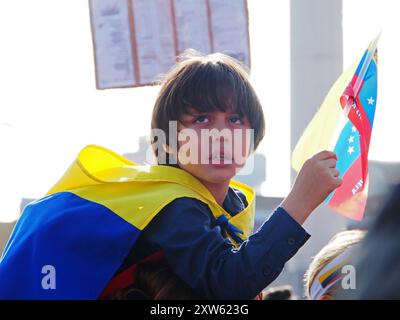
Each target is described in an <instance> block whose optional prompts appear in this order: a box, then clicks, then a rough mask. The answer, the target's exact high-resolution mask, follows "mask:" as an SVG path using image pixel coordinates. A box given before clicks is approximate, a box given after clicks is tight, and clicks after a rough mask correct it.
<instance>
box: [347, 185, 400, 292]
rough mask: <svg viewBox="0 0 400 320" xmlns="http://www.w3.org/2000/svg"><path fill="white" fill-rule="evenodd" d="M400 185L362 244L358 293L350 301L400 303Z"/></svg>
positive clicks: (358, 262) (390, 196)
mask: <svg viewBox="0 0 400 320" xmlns="http://www.w3.org/2000/svg"><path fill="white" fill-rule="evenodd" d="M399 230H400V184H398V185H396V186H393V190H391V191H390V195H389V196H388V197H387V199H386V201H385V204H384V206H382V208H381V210H380V212H379V213H378V214H377V216H376V218H375V219H374V221H373V223H372V225H371V227H370V228H369V231H368V234H367V236H366V237H365V239H364V240H363V241H362V243H361V247H360V254H359V256H358V259H357V263H356V270H357V279H358V281H357V291H355V292H349V293H348V295H347V296H346V297H345V298H349V299H360V300H370V299H379V300H381V299H385V300H398V299H400V277H399V270H400V232H399Z"/></svg>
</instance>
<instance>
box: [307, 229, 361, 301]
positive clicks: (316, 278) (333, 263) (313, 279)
mask: <svg viewBox="0 0 400 320" xmlns="http://www.w3.org/2000/svg"><path fill="white" fill-rule="evenodd" d="M364 236H365V231H363V230H347V231H343V232H340V233H338V234H336V235H335V236H334V237H333V238H332V239H331V240H330V241H329V242H328V244H327V245H326V246H325V247H323V248H322V249H321V250H320V251H319V252H318V253H317V255H316V256H315V257H314V258H313V260H312V262H311V264H310V266H309V267H308V270H307V271H306V273H305V275H304V282H305V293H306V297H307V298H308V299H310V300H331V299H333V298H334V297H335V296H337V295H338V294H339V291H340V290H341V289H342V288H341V280H342V277H343V272H342V271H343V270H342V268H344V267H346V266H349V265H350V266H352V265H353V263H354V257H353V253H354V252H352V249H353V248H354V246H355V245H356V244H358V243H359V242H360V241H361V240H362V239H363V237H364Z"/></svg>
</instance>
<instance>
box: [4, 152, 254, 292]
mask: <svg viewBox="0 0 400 320" xmlns="http://www.w3.org/2000/svg"><path fill="white" fill-rule="evenodd" d="M230 186H231V187H234V188H238V189H240V190H241V191H242V192H243V193H244V194H245V196H246V198H247V201H248V206H247V207H246V208H245V209H244V210H243V211H242V212H240V213H238V214H236V215H234V216H233V217H231V216H230V214H229V213H228V212H226V211H225V210H224V209H223V208H222V207H221V206H220V205H219V204H218V203H217V202H216V201H215V199H214V197H213V196H212V195H211V193H210V192H209V191H208V189H207V188H205V187H204V185H203V184H202V183H201V182H200V181H199V180H197V179H196V178H195V177H194V176H192V175H191V174H189V173H187V172H186V171H184V170H181V169H179V168H174V167H170V166H162V165H154V166H149V165H143V166H140V165H137V164H135V163H133V162H131V161H129V160H128V159H126V158H124V157H122V156H120V155H118V154H116V153H114V152H112V151H110V150H107V149H105V148H102V147H99V146H94V145H90V146H87V147H85V148H84V149H82V151H81V152H80V153H79V155H78V157H77V159H76V160H75V161H74V162H73V163H72V165H71V166H70V167H69V168H68V170H67V171H66V173H65V174H64V176H63V177H62V178H61V179H60V180H59V181H58V182H57V183H56V184H55V185H54V186H53V187H52V188H51V190H50V191H49V192H48V193H47V195H46V196H45V197H43V198H42V199H39V200H36V201H34V202H32V203H30V204H29V205H27V206H26V207H25V208H24V210H23V212H22V215H21V217H20V219H19V220H18V222H17V224H16V226H15V228H14V230H13V233H12V235H11V237H10V239H9V241H8V243H7V245H6V248H5V250H4V252H3V255H2V257H1V260H0V299H97V298H99V297H100V296H101V294H102V292H103V291H104V289H105V288H106V287H107V285H108V284H109V283H110V281H111V279H112V278H113V276H114V275H115V273H116V271H117V270H118V268H119V267H120V266H121V264H122V263H123V261H124V259H125V258H126V256H127V255H128V253H129V252H130V250H131V249H132V246H133V245H134V243H135V242H136V240H137V238H138V236H139V235H140V233H141V232H142V231H143V230H144V229H145V227H146V226H147V225H148V224H149V223H150V221H151V220H152V219H153V218H154V217H155V216H156V215H157V214H158V213H159V212H160V210H161V209H162V208H163V207H165V206H166V205H167V204H168V203H170V202H171V201H173V200H174V199H176V198H179V197H192V198H195V199H198V200H200V201H202V202H204V203H206V204H207V205H208V206H209V207H210V209H211V211H212V213H213V215H214V216H215V218H218V217H220V216H222V215H224V216H225V217H226V218H227V219H228V221H229V223H230V224H232V225H233V226H235V227H236V228H238V229H240V230H241V233H239V234H237V236H239V237H240V238H241V239H245V238H247V237H248V236H249V235H250V233H251V232H252V229H253V225H254V208H255V207H254V206H255V197H254V191H253V189H252V188H250V187H248V186H247V185H245V184H243V183H240V182H237V181H233V180H231V183H230ZM235 230H237V229H235ZM226 236H228V237H229V234H226ZM232 242H233V243H234V244H235V245H238V243H235V242H234V240H233V239H232ZM50 271H51V272H53V273H54V279H53V283H52V284H51V285H50V287H49V285H48V283H47V280H48V279H47V278H46V274H47V273H48V272H50Z"/></svg>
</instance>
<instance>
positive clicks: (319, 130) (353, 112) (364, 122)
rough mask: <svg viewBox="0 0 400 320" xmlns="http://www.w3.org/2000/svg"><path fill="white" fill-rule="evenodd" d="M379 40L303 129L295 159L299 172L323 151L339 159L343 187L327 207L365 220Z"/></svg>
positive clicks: (348, 71)
mask: <svg viewBox="0 0 400 320" xmlns="http://www.w3.org/2000/svg"><path fill="white" fill-rule="evenodd" d="M378 38H379V37H377V38H376V39H374V40H373V41H372V42H371V43H370V45H369V47H368V49H367V50H366V51H365V53H364V55H363V56H362V58H361V60H360V62H359V63H355V64H354V65H353V66H351V67H350V68H349V69H348V70H347V71H346V72H344V73H343V74H342V75H341V76H340V77H339V78H338V79H337V81H336V82H335V84H334V85H333V86H332V88H331V89H330V91H329V93H328V95H327V96H326V98H325V100H324V102H323V103H322V105H321V107H320V109H319V110H318V112H317V113H316V115H315V116H314V118H313V119H312V121H311V122H310V124H309V125H308V127H307V128H306V130H305V131H304V133H303V135H302V136H301V138H300V140H299V141H298V143H297V145H296V148H295V150H294V151H293V155H292V166H293V168H294V169H295V170H296V171H299V170H300V169H301V167H302V165H303V163H304V161H306V160H307V159H308V158H310V157H312V156H313V155H314V154H315V153H317V152H319V151H322V150H324V149H329V150H333V151H334V152H335V153H336V154H337V156H338V161H337V169H338V170H339V171H340V177H341V178H342V179H343V184H342V185H341V186H340V187H339V188H337V189H336V190H335V191H333V192H332V193H331V194H330V195H329V196H328V198H327V199H326V200H325V203H326V204H328V206H329V207H331V208H333V209H334V210H335V211H337V212H338V213H340V214H342V215H344V216H346V217H348V218H351V219H354V220H361V219H362V218H363V215H364V210H365V205H366V201H367V194H368V150H369V145H370V140H371V132H372V126H373V123H374V115H375V109H376V102H377V63H378V60H377V59H378V53H377V48H376V46H377V41H378Z"/></svg>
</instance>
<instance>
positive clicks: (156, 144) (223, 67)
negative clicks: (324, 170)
mask: <svg viewBox="0 0 400 320" xmlns="http://www.w3.org/2000/svg"><path fill="white" fill-rule="evenodd" d="M248 77H249V75H248V72H247V69H246V67H244V66H243V65H242V64H241V63H239V62H238V61H236V60H235V59H233V58H231V57H229V56H227V55H224V54H221V53H214V54H210V55H201V54H199V53H197V52H194V51H190V50H189V51H186V52H185V53H184V54H183V55H182V56H181V57H180V60H179V62H178V63H177V64H176V65H175V67H174V68H172V70H171V71H170V72H169V73H168V74H167V75H166V76H165V77H164V80H163V81H162V82H161V84H162V86H161V90H160V92H159V94H158V98H157V100H156V103H155V106H154V109H153V114H152V123H151V129H152V132H151V142H152V146H153V150H154V153H155V155H156V158H157V162H158V164H167V165H174V164H175V165H176V166H178V167H180V168H181V169H184V170H186V171H188V172H189V173H191V174H192V175H194V176H196V177H197V178H199V179H201V180H204V181H208V182H210V183H219V182H222V181H228V180H230V179H231V178H232V177H233V176H234V175H235V174H236V173H237V172H238V171H239V170H240V168H242V167H243V166H244V164H245V160H246V159H247V157H248V156H249V155H250V153H251V152H253V151H254V150H255V149H256V148H257V146H258V144H259V143H260V141H261V140H262V138H263V136H264V127H265V123H264V115H263V111H262V107H261V104H260V102H259V100H258V98H257V95H256V93H255V91H254V89H253V87H252V86H251V84H250V82H249V79H248ZM174 124H176V127H177V128H176V129H177V132H176V131H174V128H173V126H174ZM170 129H172V130H171V131H170ZM160 137H161V139H160ZM221 158H222V159H221ZM218 164H219V165H218Z"/></svg>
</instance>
